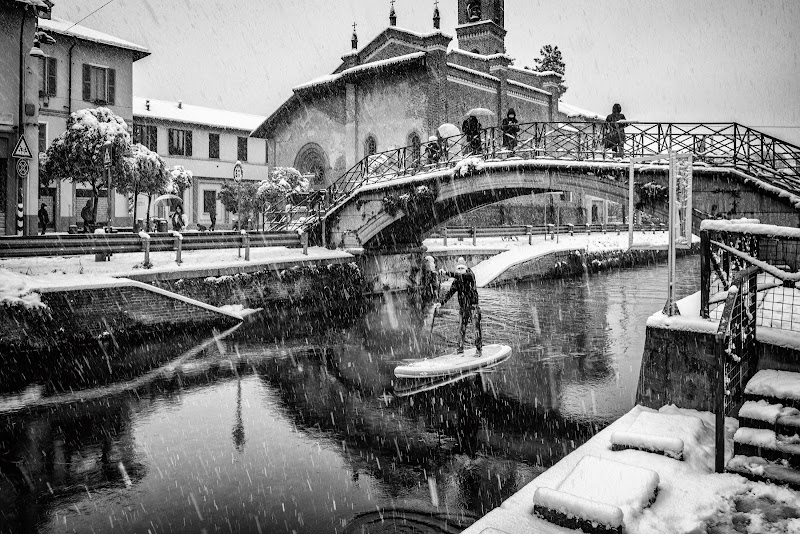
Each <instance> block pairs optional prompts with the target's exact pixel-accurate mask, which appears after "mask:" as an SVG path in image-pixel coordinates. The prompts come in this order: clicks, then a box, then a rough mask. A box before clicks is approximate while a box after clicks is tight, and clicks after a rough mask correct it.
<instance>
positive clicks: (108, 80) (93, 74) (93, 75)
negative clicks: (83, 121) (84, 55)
mask: <svg viewBox="0 0 800 534" xmlns="http://www.w3.org/2000/svg"><path fill="white" fill-rule="evenodd" d="M116 78H117V76H116V71H115V70H114V69H109V68H107V67H96V66H94V65H88V64H86V63H84V64H83V99H84V100H85V101H86V102H92V103H94V104H111V105H114V95H115V93H116Z"/></svg>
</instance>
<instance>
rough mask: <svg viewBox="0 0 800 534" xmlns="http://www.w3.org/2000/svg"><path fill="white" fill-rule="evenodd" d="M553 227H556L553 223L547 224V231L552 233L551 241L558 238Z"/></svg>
mask: <svg viewBox="0 0 800 534" xmlns="http://www.w3.org/2000/svg"><path fill="white" fill-rule="evenodd" d="M553 227H554V225H553V223H548V225H547V233H548V234H550V241H552V240H554V239H555V238H556V234H555V233H554V232H553ZM546 239H547V238H546V237H545V240H546Z"/></svg>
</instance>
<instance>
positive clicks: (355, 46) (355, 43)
mask: <svg viewBox="0 0 800 534" xmlns="http://www.w3.org/2000/svg"><path fill="white" fill-rule="evenodd" d="M350 44H351V45H352V46H353V50H357V49H358V35H356V23H355V22H354V23H353V36H352V37H350Z"/></svg>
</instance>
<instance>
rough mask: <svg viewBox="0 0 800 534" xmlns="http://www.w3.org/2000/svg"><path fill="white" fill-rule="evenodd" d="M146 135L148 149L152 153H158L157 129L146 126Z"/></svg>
mask: <svg viewBox="0 0 800 534" xmlns="http://www.w3.org/2000/svg"><path fill="white" fill-rule="evenodd" d="M147 133H148V138H149V139H148V141H149V143H148V147H147V148H149V149H150V150H152V151H153V152H158V128H157V127H155V126H148V127H147Z"/></svg>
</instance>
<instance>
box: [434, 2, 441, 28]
mask: <svg viewBox="0 0 800 534" xmlns="http://www.w3.org/2000/svg"><path fill="white" fill-rule="evenodd" d="M441 20H442V18H441V17H440V16H439V0H435V1H434V2H433V28H434V29H436V30H438V29H439V26H440V22H441Z"/></svg>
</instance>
